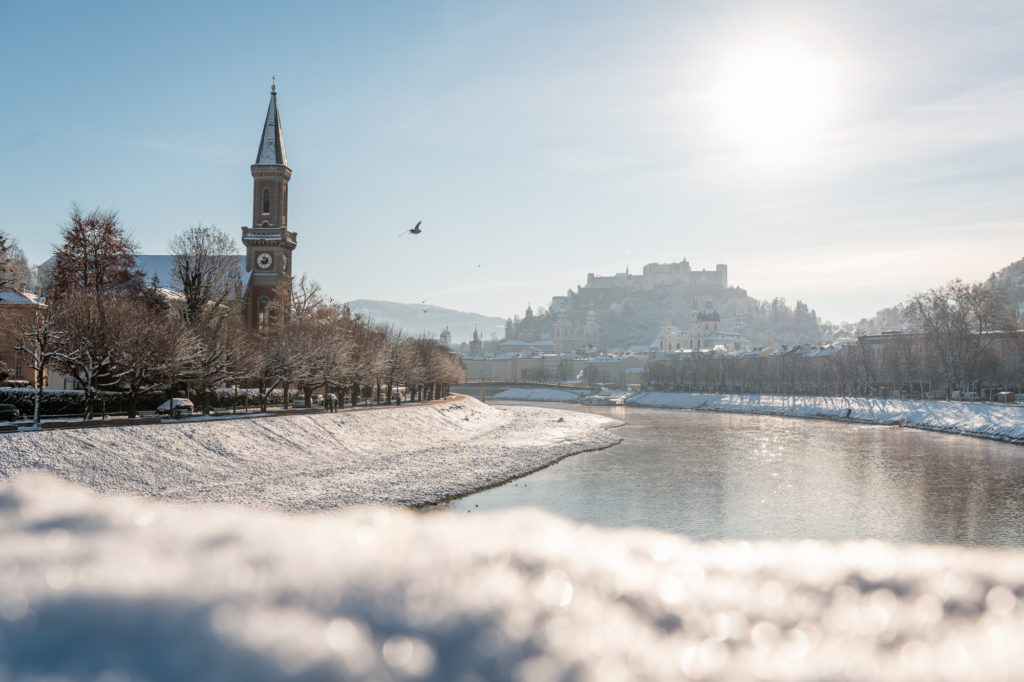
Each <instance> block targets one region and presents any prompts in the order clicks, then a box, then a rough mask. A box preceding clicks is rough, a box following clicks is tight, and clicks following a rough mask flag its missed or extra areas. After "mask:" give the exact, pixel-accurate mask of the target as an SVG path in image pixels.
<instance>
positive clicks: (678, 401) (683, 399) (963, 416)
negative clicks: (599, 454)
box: [494, 388, 1024, 443]
mask: <svg viewBox="0 0 1024 682" xmlns="http://www.w3.org/2000/svg"><path fill="white" fill-rule="evenodd" d="M602 393H604V392H602ZM620 395H623V397H624V398H625V404H626V405H633V406H635V407H666V408H677V409H690V410H708V411H712V412H740V413H749V414H773V415H778V416H782V417H810V418H818V419H835V420H849V421H855V422H862V423H868V424H888V425H895V426H912V427H914V428H919V429H928V430H930V431H943V432H945V433H956V434H961V435H965V436H976V437H980V438H992V439H995V440H1005V441H1010V442H1014V443H1024V406H1021V405H997V404H992V403H966V402H965V403H958V402H944V401H931V400H889V399H881V398H822V397H814V396H778V395H731V394H721V393H659V392H642V393H633V394H630V393H624V394H620ZM494 399H495V400H539V401H561V402H569V403H578V402H582V397H581V396H580V395H577V394H576V393H574V392H569V391H560V390H556V389H523V388H510V389H506V390H505V391H502V392H501V393H498V394H497V395H495V396H494Z"/></svg>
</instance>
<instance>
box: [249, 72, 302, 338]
mask: <svg viewBox="0 0 1024 682" xmlns="http://www.w3.org/2000/svg"><path fill="white" fill-rule="evenodd" d="M250 170H251V171H252V227H243V228H242V243H243V244H244V245H245V264H246V269H247V270H248V271H249V272H251V273H252V274H251V275H250V277H249V286H248V287H247V288H246V297H245V298H246V305H247V317H248V320H249V326H250V328H252V329H255V330H257V331H266V330H267V329H268V328H269V326H270V323H271V321H272V320H271V318H272V311H273V310H274V309H276V310H277V311H278V313H279V314H283V313H284V312H286V311H287V308H288V298H289V294H290V292H291V275H292V262H291V255H292V250H293V249H295V244H296V241H295V238H296V234H295V233H294V232H290V231H289V230H288V181H289V180H290V179H291V177H292V169H291V168H289V167H288V160H287V157H286V156H285V152H284V135H283V134H282V132H281V116H280V115H279V113H278V110H277V83H276V79H275V82H274V84H273V85H272V86H271V87H270V106H268V107H267V118H266V120H265V122H264V124H263V131H262V133H261V135H260V146H259V151H257V153H256V163H254V164H253V165H252V166H251V167H250ZM282 311H283V312H282Z"/></svg>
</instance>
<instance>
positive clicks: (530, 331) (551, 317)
mask: <svg viewBox="0 0 1024 682" xmlns="http://www.w3.org/2000/svg"><path fill="white" fill-rule="evenodd" d="M745 295H746V292H745V291H742V290H740V289H736V290H730V289H729V275H728V266H727V265H725V264H718V265H716V266H715V269H714V270H694V269H692V268H691V267H690V263H689V262H688V261H687V260H686V259H683V260H682V261H679V262H676V263H648V264H647V265H645V266H644V267H643V271H642V274H631V273H630V272H629V268H626V271H625V272H621V273H616V274H614V275H610V276H599V275H595V274H594V273H588V274H587V282H586V284H583V285H580V286H578V287H576V290H575V291H573V290H569V291H568V292H566V295H565V296H553V297H552V298H551V306H550V307H549V308H548V310H547V311H546V314H544V315H534V314H533V310H532V309H530V308H528V309H527V311H526V316H525V317H524V318H522V319H516V320H515V321H514V322H513V321H512V320H509V321H508V324H507V325H506V334H505V336H506V340H518V341H523V342H528V343H536V342H538V341H542V340H544V339H550V342H551V346H552V347H553V348H554V349H555V350H571V349H573V348H580V347H591V346H598V345H602V344H608V343H620V344H621V343H623V342H627V343H626V345H630V344H648V343H650V340H651V339H653V338H654V337H655V336H656V335H657V334H658V329H659V328H660V327H661V326H662V325H664V324H666V323H670V324H674V323H675V320H677V319H678V320H685V319H688V318H689V317H691V315H690V314H691V312H696V311H697V308H698V307H699V305H698V301H700V302H701V305H703V303H704V302H705V301H708V300H711V299H714V300H718V301H721V302H723V303H724V302H725V299H726V298H729V297H732V296H741V297H743V296H745ZM655 299H664V300H660V301H659V302H657V303H656V302H655ZM651 316H657V317H658V318H659V319H647V318H648V317H651ZM691 322H692V320H691ZM715 331H719V330H717V329H716V330H715ZM645 336H646V337H649V338H642V337H645ZM676 343H678V341H677V342H676ZM687 345H689V340H688V342H687ZM701 347H703V346H701Z"/></svg>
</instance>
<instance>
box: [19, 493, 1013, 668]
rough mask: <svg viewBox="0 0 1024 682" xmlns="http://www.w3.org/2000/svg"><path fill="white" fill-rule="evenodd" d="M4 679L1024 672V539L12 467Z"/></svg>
mask: <svg viewBox="0 0 1024 682" xmlns="http://www.w3.org/2000/svg"><path fill="white" fill-rule="evenodd" d="M0 548H2V550H0V585H2V589H0V679H3V680H12V681H13V680H26V681H27V680H41V679H54V680H56V679H59V680H74V681H77V680H83V681H84V680H129V679H130V680H147V681H154V682H155V681H164V680H166V681H168V682H170V681H177V680H200V679H201V680H213V681H228V680H239V681H241V680H246V681H247V682H261V681H270V680H378V681H380V680H436V681H438V682H442V681H443V682H452V681H465V682H469V681H470V680H524V681H526V680H528V681H530V682H546V681H549V680H580V681H582V680H595V681H603V682H632V681H634V680H679V679H700V680H755V679H757V680H767V681H771V680H793V681H797V680H808V681H809V680H951V681H952V680H956V681H957V682H960V681H963V680H1007V681H1008V680H1019V679H1022V678H1024V649H1021V647H1020V646H1019V643H1020V642H1021V641H1024V606H1022V603H1021V598H1022V597H1024V552H1020V551H1014V552H996V551H983V550H958V549H955V548H951V547H941V546H902V547H900V546H892V545H885V544H882V543H879V542H874V541H860V542H851V543H844V544H841V545H830V544H828V543H821V542H810V541H804V542H788V543H770V542H758V543H748V542H732V543H712V544H699V543H693V542H690V541H688V540H686V539H685V538H682V537H679V536H673V535H668V534H664V533H658V532H654V531H648V530H643V529H628V530H607V529H598V528H594V527H588V526H581V525H577V524H575V523H572V522H569V521H566V520H564V519H559V518H557V517H554V516H552V515H549V514H546V513H542V512H539V511H529V510H515V511H509V512H504V513H495V514H468V515H467V514H453V513H448V512H429V513H422V512H421V513H416V512H412V511H409V510H403V509H396V508H372V507H357V508H352V509H347V510H344V511H342V512H332V513H317V514H283V513H279V512H272V511H267V510H255V509H249V510H245V509H241V508H238V507H225V506H212V505H205V506H196V505H172V504H167V503H162V502H157V501H153V500H144V499H139V498H130V499H129V498H123V499H119V498H116V497H109V496H108V497H96V496H95V495H94V494H93V493H91V492H89V491H88V490H86V489H84V488H81V487H74V486H71V485H70V484H68V483H66V482H62V481H58V480H57V479H55V478H52V477H42V476H38V475H36V476H27V477H21V478H19V479H18V480H16V481H14V482H13V483H11V482H7V483H0Z"/></svg>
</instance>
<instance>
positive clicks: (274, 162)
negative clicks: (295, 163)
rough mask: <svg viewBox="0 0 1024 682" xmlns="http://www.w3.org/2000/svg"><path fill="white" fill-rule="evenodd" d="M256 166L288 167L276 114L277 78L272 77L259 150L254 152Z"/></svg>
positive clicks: (282, 136) (279, 122)
mask: <svg viewBox="0 0 1024 682" xmlns="http://www.w3.org/2000/svg"><path fill="white" fill-rule="evenodd" d="M256 165H264V166H266V165H269V166H287V165H288V159H287V157H286V156H285V153H284V135H282V134H281V117H280V116H279V115H278V113H277V76H274V78H273V82H272V85H271V86H270V106H269V107H267V120H266V122H265V123H264V124H263V134H262V135H261V136H260V148H259V151H258V152H256Z"/></svg>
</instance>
